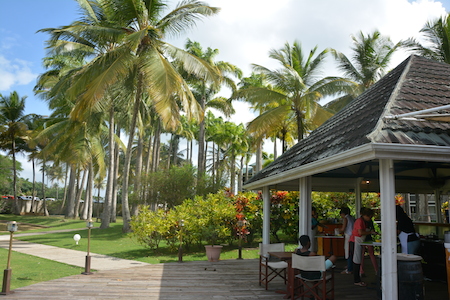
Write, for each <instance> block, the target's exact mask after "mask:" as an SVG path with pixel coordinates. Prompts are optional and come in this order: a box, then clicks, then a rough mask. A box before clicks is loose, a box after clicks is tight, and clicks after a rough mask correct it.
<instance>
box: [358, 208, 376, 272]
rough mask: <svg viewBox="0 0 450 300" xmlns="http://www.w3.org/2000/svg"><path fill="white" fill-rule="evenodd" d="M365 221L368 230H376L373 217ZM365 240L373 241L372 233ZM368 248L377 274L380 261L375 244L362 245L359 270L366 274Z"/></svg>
mask: <svg viewBox="0 0 450 300" xmlns="http://www.w3.org/2000/svg"><path fill="white" fill-rule="evenodd" d="M364 209H365V207H362V208H361V212H362V211H363V210H364ZM365 223H366V231H371V232H374V231H375V224H374V223H373V220H372V218H371V219H370V220H369V221H365ZM364 241H365V242H370V241H372V235H371V234H368V235H366V238H365V240H364ZM366 249H367V253H368V254H369V257H370V261H371V262H372V266H373V269H374V270H375V274H377V273H378V262H377V258H376V257H375V253H374V248H373V246H368V245H365V246H362V254H361V255H362V259H361V268H360V270H359V274H360V275H361V276H365V274H364V254H365V251H366Z"/></svg>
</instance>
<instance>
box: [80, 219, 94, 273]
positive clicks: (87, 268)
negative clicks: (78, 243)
mask: <svg viewBox="0 0 450 300" xmlns="http://www.w3.org/2000/svg"><path fill="white" fill-rule="evenodd" d="M86 227H87V228H88V248H87V255H86V264H85V267H84V272H83V273H81V274H83V275H91V274H92V272H91V256H90V255H89V254H90V251H91V229H92V227H94V222H92V219H89V220H88V221H86Z"/></svg>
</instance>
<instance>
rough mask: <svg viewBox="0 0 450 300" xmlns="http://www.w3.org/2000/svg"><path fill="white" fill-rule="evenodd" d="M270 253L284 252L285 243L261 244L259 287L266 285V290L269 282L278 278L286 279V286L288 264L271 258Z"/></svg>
mask: <svg viewBox="0 0 450 300" xmlns="http://www.w3.org/2000/svg"><path fill="white" fill-rule="evenodd" d="M268 252H284V243H277V244H262V243H260V244H259V285H260V286H261V285H264V286H265V288H266V290H267V288H268V285H269V282H271V281H272V280H273V279H274V278H276V277H277V276H280V277H281V278H283V279H284V283H285V284H286V282H287V281H286V278H287V277H286V270H287V267H288V264H287V262H285V261H280V260H279V259H277V258H274V257H271V256H270V255H269V253H268Z"/></svg>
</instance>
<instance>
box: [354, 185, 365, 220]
mask: <svg viewBox="0 0 450 300" xmlns="http://www.w3.org/2000/svg"><path fill="white" fill-rule="evenodd" d="M363 179H364V178H362V177H358V178H356V184H355V219H358V218H359V217H360V215H359V211H360V210H361V182H362V181H363Z"/></svg>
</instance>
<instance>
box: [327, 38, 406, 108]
mask: <svg viewBox="0 0 450 300" xmlns="http://www.w3.org/2000/svg"><path fill="white" fill-rule="evenodd" d="M352 40H353V47H352V48H351V50H352V55H351V58H350V59H349V58H348V57H347V56H345V55H344V54H343V53H341V52H338V51H336V50H334V49H332V50H331V53H332V54H333V56H334V58H335V59H336V60H337V62H338V68H339V70H341V71H342V72H343V73H344V75H343V76H344V77H345V78H347V79H348V80H350V81H353V82H354V83H355V85H354V88H353V90H352V91H351V92H350V93H348V94H346V95H344V96H342V97H340V98H338V99H336V100H333V101H331V102H329V103H327V105H325V106H326V107H327V108H329V109H331V110H333V111H335V112H337V111H339V110H340V109H341V108H343V107H344V106H345V105H347V104H348V103H350V102H351V101H352V100H353V99H355V98H356V97H357V96H358V95H360V94H361V93H362V92H364V91H365V90H366V89H368V88H369V87H370V86H371V85H372V84H374V83H375V82H377V81H378V80H379V79H380V78H381V77H383V76H384V75H385V74H386V72H387V68H388V67H389V63H390V61H391V59H392V55H393V54H394V53H395V51H397V50H398V48H399V47H400V46H401V45H402V43H401V42H398V43H397V44H394V43H393V42H391V40H390V39H389V37H386V36H383V35H381V33H380V32H379V31H377V30H375V31H374V32H373V33H372V34H367V35H364V33H363V32H359V34H358V35H357V36H354V35H353V36H352Z"/></svg>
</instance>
